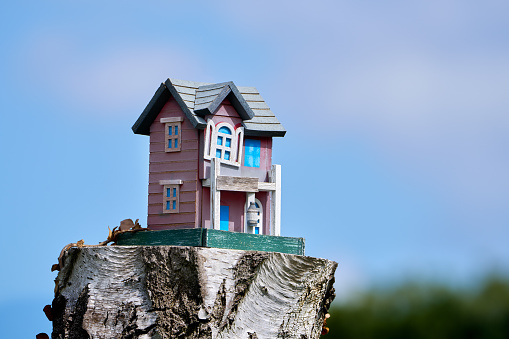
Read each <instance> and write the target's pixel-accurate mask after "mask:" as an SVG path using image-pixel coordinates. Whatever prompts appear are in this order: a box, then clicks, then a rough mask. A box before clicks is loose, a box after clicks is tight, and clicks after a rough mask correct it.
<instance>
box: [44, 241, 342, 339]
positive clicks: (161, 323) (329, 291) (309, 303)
mask: <svg viewBox="0 0 509 339" xmlns="http://www.w3.org/2000/svg"><path fill="white" fill-rule="evenodd" d="M336 266H337V264H336V263H335V262H332V261H329V260H325V259H317V258H312V257H305V256H298V255H291V254H281V253H267V252H256V251H238V250H226V249H218V248H201V247H178V246H108V247H89V248H87V247H83V248H72V249H71V250H69V251H68V252H67V253H66V255H65V256H64V257H63V268H62V270H61V271H60V273H59V275H58V278H57V280H58V286H57V288H58V290H57V293H56V296H55V299H54V301H53V305H52V309H53V313H54V320H53V334H52V338H54V339H56V338H58V339H63V338H93V339H95V338H144V339H148V338H154V339H156V338H161V339H163V338H164V339H166V338H218V339H219V338H224V339H226V338H228V339H229V338H243V339H249V338H252V339H254V338H260V339H262V338H299V339H301V338H309V339H312V338H318V337H319V336H320V332H321V327H322V323H323V319H324V317H325V314H326V313H327V310H328V308H329V306H330V303H331V302H332V300H333V299H334V295H335V294H334V288H333V282H334V271H335V269H336Z"/></svg>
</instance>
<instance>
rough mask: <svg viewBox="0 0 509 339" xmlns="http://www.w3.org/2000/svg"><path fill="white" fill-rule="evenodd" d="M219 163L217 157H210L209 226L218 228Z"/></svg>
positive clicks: (219, 209)
mask: <svg viewBox="0 0 509 339" xmlns="http://www.w3.org/2000/svg"><path fill="white" fill-rule="evenodd" d="M220 166H221V163H220V162H219V160H218V159H216V158H212V159H210V227H211V228H213V229H215V230H218V229H220V224H221V219H220V213H221V191H218V190H217V177H218V176H219V172H220Z"/></svg>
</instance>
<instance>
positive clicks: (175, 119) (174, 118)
mask: <svg viewBox="0 0 509 339" xmlns="http://www.w3.org/2000/svg"><path fill="white" fill-rule="evenodd" d="M179 121H184V118H182V117H170V118H161V119H159V122H161V123H162V124H165V123H167V122H179Z"/></svg>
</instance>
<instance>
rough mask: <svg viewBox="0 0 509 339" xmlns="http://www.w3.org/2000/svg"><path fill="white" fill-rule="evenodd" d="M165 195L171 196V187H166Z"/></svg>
mask: <svg viewBox="0 0 509 339" xmlns="http://www.w3.org/2000/svg"><path fill="white" fill-rule="evenodd" d="M166 197H168V198H169V197H171V188H167V189H166Z"/></svg>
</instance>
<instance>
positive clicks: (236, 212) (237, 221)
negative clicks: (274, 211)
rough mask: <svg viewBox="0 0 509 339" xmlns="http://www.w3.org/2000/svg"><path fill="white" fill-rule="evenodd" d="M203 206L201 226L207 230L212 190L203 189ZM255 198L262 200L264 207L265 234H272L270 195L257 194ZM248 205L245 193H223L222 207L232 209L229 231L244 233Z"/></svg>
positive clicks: (267, 193) (265, 193) (266, 193)
mask: <svg viewBox="0 0 509 339" xmlns="http://www.w3.org/2000/svg"><path fill="white" fill-rule="evenodd" d="M202 197H203V204H202V213H201V215H202V220H201V225H203V226H202V227H205V228H211V226H210V189H209V188H208V187H203V194H202ZM255 198H256V199H258V200H260V203H261V204H262V206H263V230H262V232H263V234H270V195H269V192H258V193H255ZM245 204H246V193H245V192H229V191H221V205H223V206H224V205H226V206H229V207H230V216H229V224H230V225H229V228H230V229H229V230H230V231H234V232H244V231H245V230H244V207H245Z"/></svg>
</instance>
